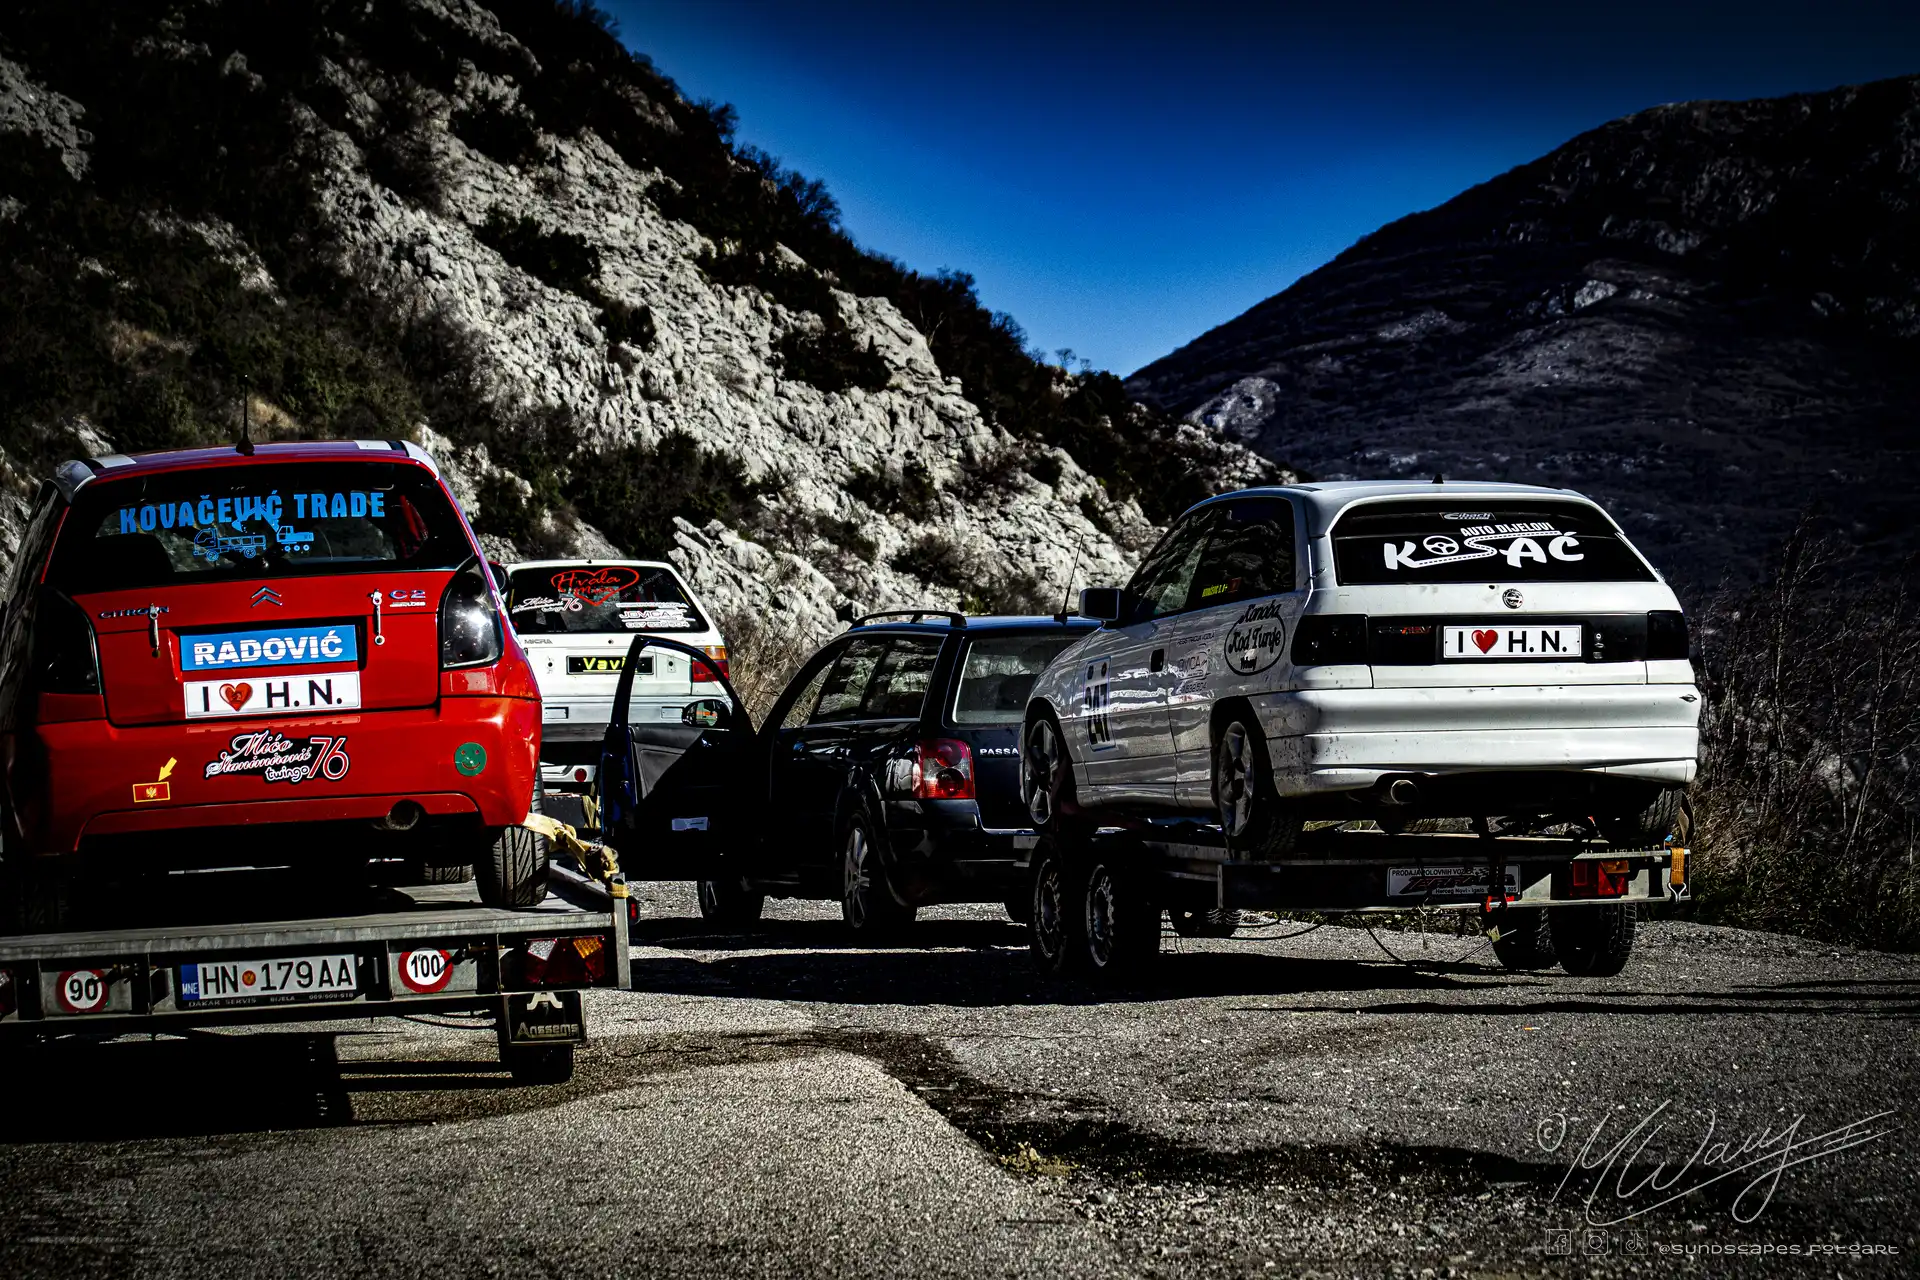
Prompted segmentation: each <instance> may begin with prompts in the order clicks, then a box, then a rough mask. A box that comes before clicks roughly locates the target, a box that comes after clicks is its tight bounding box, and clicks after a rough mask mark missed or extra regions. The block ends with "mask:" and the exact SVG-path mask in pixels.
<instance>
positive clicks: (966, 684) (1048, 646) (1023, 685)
mask: <svg viewBox="0 0 1920 1280" xmlns="http://www.w3.org/2000/svg"><path fill="white" fill-rule="evenodd" d="M1074 639H1075V637H1074V636H1073V635H1071V634H1068V633H1064V632H1062V633H1054V634H1050V635H1038V636H1006V637H1001V638H996V639H992V640H975V641H974V642H973V643H972V644H969V645H968V646H967V660H966V663H965V665H963V666H962V667H961V668H960V688H959V691H958V692H957V693H955V695H954V699H953V722H954V723H955V724H966V725H975V724H1019V723H1020V720H1021V718H1022V717H1023V716H1025V715H1026V713H1027V695H1028V694H1029V693H1030V692H1032V690H1033V682H1034V681H1035V680H1037V679H1039V677H1040V673H1041V672H1042V671H1045V670H1046V669H1047V664H1048V663H1050V662H1052V661H1053V660H1054V657H1055V656H1056V655H1058V654H1059V652H1060V651H1061V650H1062V649H1064V648H1066V647H1067V646H1068V645H1070V644H1072V643H1073V641H1074Z"/></svg>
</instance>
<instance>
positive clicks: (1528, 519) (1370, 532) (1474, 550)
mask: <svg viewBox="0 0 1920 1280" xmlns="http://www.w3.org/2000/svg"><path fill="white" fill-rule="evenodd" d="M1333 562H1334V567H1335V569H1336V570H1337V571H1338V572H1339V575H1340V581H1341V583H1343V584H1345V585H1372V584H1379V583H1388V582H1410V583H1418V582H1650V581H1652V579H1653V573H1652V571H1651V570H1649V569H1648V568H1647V566H1646V564H1645V563H1644V562H1643V561H1642V560H1641V559H1640V557H1639V556H1638V555H1637V554H1635V552H1634V550H1633V548H1632V547H1629V546H1628V545H1627V544H1626V542H1625V541H1624V540H1622V539H1621V537H1620V535H1619V534H1618V533H1616V532H1614V529H1613V525H1612V524H1611V523H1610V522H1609V521H1608V520H1607V518H1606V517H1605V516H1603V515H1602V514H1600V512H1598V511H1597V510H1595V509H1594V508H1592V507H1590V506H1587V505H1586V504H1584V503H1578V502H1555V501H1553V500H1551V499H1548V500H1546V501H1538V500H1526V501H1523V502H1499V503H1477V502H1470V501H1462V500H1458V499H1456V500H1454V501H1452V502H1433V501H1416V502H1379V503H1369V504H1368V505H1366V506H1363V507H1356V508H1354V509H1353V510H1351V511H1348V512H1347V513H1346V514H1345V515H1343V516H1341V517H1340V518H1339V519H1338V520H1336V521H1335V522H1334V525H1333Z"/></svg>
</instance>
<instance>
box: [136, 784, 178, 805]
mask: <svg viewBox="0 0 1920 1280" xmlns="http://www.w3.org/2000/svg"><path fill="white" fill-rule="evenodd" d="M171 799H173V784H172V783H171V782H136V783H134V784H133V802H134V803H135V804H146V803H147V802H148V801H150V800H171Z"/></svg>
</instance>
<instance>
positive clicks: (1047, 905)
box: [1031, 858, 1067, 962]
mask: <svg viewBox="0 0 1920 1280" xmlns="http://www.w3.org/2000/svg"><path fill="white" fill-rule="evenodd" d="M1063 896H1064V884H1063V882H1062V878H1061V875H1060V860H1059V859H1058V858H1048V859H1047V860H1046V861H1045V862H1043V863H1042V864H1041V866H1040V874H1039V875H1038V876H1037V877H1036V878H1035V879H1034V890H1033V923H1032V925H1031V928H1032V929H1033V939H1034V945H1035V946H1036V947H1037V948H1038V949H1039V951H1040V954H1041V955H1042V956H1043V957H1045V958H1046V959H1047V960H1048V961H1049V962H1057V961H1058V960H1059V958H1060V954H1061V952H1062V951H1064V950H1065V948H1066V945H1067V916H1066V911H1065V906H1066V904H1065V903H1064V902H1063V901H1062V897H1063Z"/></svg>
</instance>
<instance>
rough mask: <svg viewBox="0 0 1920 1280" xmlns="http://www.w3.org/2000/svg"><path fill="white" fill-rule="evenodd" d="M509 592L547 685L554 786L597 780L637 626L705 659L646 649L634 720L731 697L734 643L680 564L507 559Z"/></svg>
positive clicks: (518, 630) (544, 738)
mask: <svg viewBox="0 0 1920 1280" xmlns="http://www.w3.org/2000/svg"><path fill="white" fill-rule="evenodd" d="M503 594H504V595H505V596H506V598H507V612H508V616H509V617H510V618H511V619H512V621H513V629H514V632H515V634H517V635H518V636H519V637H520V643H521V644H522V645H523V646H525V648H526V651H527V658H528V660H529V661H531V662H532V663H533V675H534V679H535V680H536V681H537V682H538V683H539V686H540V702H541V720H542V721H543V726H542V734H541V748H540V760H541V768H540V772H541V777H542V780H543V781H544V782H545V783H546V785H547V787H548V788H549V789H550V790H551V789H554V788H562V789H567V790H572V789H574V788H576V787H579V786H581V785H584V784H585V783H588V782H590V781H592V779H593V774H594V770H595V768H596V767H597V766H598V764H599V760H600V741H601V738H602V737H603V736H604V735H605V733H606V728H607V722H608V720H609V719H610V718H611V716H612V714H613V695H614V689H615V687H616V686H617V685H618V684H619V683H620V672H621V668H622V667H623V666H624V665H625V663H626V657H627V648H628V646H629V645H630V644H631V643H632V642H633V637H634V635H635V633H645V634H653V633H658V634H660V635H665V636H671V637H672V638H673V639H675V640H678V641H680V642H682V643H683V644H690V645H693V646H694V647H695V648H698V649H701V650H703V651H704V652H705V653H706V654H707V655H708V658H709V660H710V661H709V662H708V663H705V664H702V663H699V662H696V661H695V660H693V659H691V658H689V657H687V656H685V655H683V654H680V653H675V652H670V651H668V650H665V649H662V650H659V651H657V652H652V653H649V652H645V651H643V652H642V653H641V654H640V659H639V670H638V671H636V672H635V673H634V684H633V701H632V703H631V710H630V711H629V713H628V716H629V719H630V721H631V722H633V723H636V724H637V723H641V722H643V721H648V720H652V721H661V720H666V721H672V722H674V723H676V724H677V723H679V722H680V718H681V715H682V713H684V712H685V710H686V707H687V704H688V702H690V701H692V700H693V699H696V698H724V697H725V696H726V695H725V693H724V692H723V691H722V689H721V687H720V685H719V684H718V683H717V682H716V681H715V679H714V676H715V673H716V672H717V673H718V674H719V675H722V676H724V675H726V674H727V642H726V640H725V639H724V638H723V637H722V636H721V634H720V632H719V631H718V630H717V629H716V628H715V627H714V625H713V620H712V617H713V615H712V614H711V613H710V612H709V611H708V610H707V608H706V606H705V605H703V604H702V603H701V602H700V600H699V598H698V597H696V596H695V595H694V594H693V591H692V589H691V588H689V587H688V586H687V584H686V582H685V580H684V579H682V578H681V577H680V575H679V574H678V573H676V572H674V569H673V566H672V565H669V564H662V563H660V562H658V561H652V560H529V561H525V562H523V563H520V564H512V565H508V566H507V567H506V584H505V586H504V588H503Z"/></svg>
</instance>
